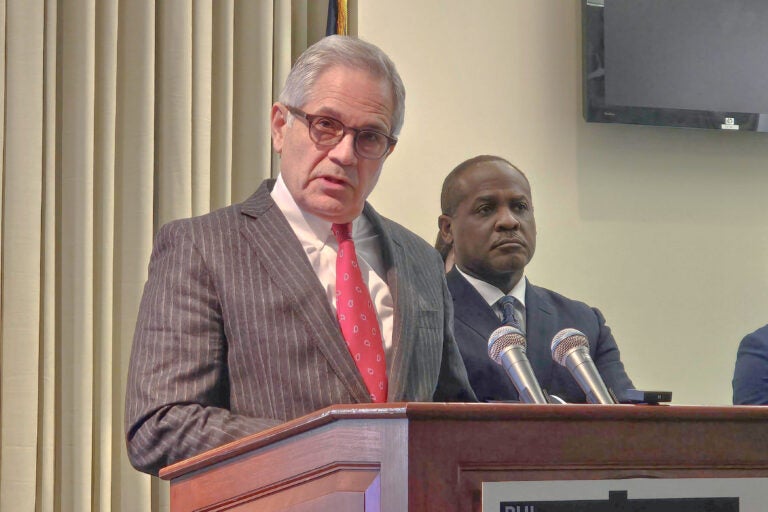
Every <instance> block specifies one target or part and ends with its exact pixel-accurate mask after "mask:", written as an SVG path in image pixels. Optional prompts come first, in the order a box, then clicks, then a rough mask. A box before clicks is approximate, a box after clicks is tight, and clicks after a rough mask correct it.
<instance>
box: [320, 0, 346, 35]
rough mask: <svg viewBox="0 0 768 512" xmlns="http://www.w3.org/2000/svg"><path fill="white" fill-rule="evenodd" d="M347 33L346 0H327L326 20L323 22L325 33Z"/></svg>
mask: <svg viewBox="0 0 768 512" xmlns="http://www.w3.org/2000/svg"><path fill="white" fill-rule="evenodd" d="M348 33H349V32H348V31H347V0H328V22H327V23H326V24H325V35H327V36H330V35H333V34H340V35H343V36H346V35H347V34H348Z"/></svg>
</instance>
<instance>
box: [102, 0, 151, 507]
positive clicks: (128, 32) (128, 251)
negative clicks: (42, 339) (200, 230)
mask: <svg viewBox="0 0 768 512" xmlns="http://www.w3.org/2000/svg"><path fill="white" fill-rule="evenodd" d="M118 19H119V22H118V26H117V38H118V41H119V43H118V47H117V86H116V88H117V116H116V130H115V133H116V135H115V189H116V191H117V193H116V195H115V250H114V254H115V260H114V268H115V275H114V288H115V314H114V315H115V329H114V331H113V337H112V345H113V347H115V349H114V356H115V360H114V361H113V367H112V368H113V371H114V372H115V374H116V375H118V376H119V383H120V385H119V388H118V389H116V390H115V391H116V392H115V395H114V399H113V403H114V404H115V405H114V406H115V409H116V410H115V413H116V415H117V417H118V418H119V420H118V421H116V422H115V424H113V426H112V428H113V432H115V452H114V453H115V458H114V459H113V460H114V461H115V462H116V464H115V465H116V470H115V476H114V478H113V479H112V485H113V493H114V496H115V498H114V503H115V506H114V507H113V510H115V511H126V512H127V511H129V510H158V508H157V503H156V500H153V493H152V479H150V477H148V476H147V475H144V474H141V473H139V472H138V471H136V470H135V469H133V468H132V467H131V465H130V463H129V462H128V458H127V456H126V453H125V437H124V434H123V424H124V408H123V405H122V401H123V400H124V397H125V387H126V379H127V368H128V360H129V357H130V353H131V341H132V339H133V328H134V325H135V323H136V315H137V314H138V308H139V302H138V298H139V297H141V291H142V289H143V286H144V281H145V280H146V278H147V262H148V255H149V253H150V251H151V250H152V237H153V234H154V204H155V187H154V167H155V164H154V158H155V156H154V154H155V101H156V97H155V33H156V30H155V26H156V20H155V2H154V0H130V1H120V2H119V7H118Z"/></svg>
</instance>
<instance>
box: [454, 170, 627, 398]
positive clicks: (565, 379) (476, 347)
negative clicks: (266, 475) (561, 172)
mask: <svg viewBox="0 0 768 512" xmlns="http://www.w3.org/2000/svg"><path fill="white" fill-rule="evenodd" d="M441 207H442V210H443V214H442V215H440V218H439V226H440V234H441V236H442V238H443V241H444V242H445V243H446V244H448V245H450V246H451V247H452V249H453V255H454V261H455V265H454V267H453V269H452V270H451V271H450V272H449V273H448V276H447V278H448V288H449V290H450V292H451V295H452V297H453V301H454V310H455V320H454V334H455V337H456V342H457V343H458V345H459V350H460V351H461V355H462V357H463V358H464V362H465V364H466V368H467V373H468V375H469V380H470V384H471V385H472V388H473V389H474V391H475V393H476V395H477V398H478V399H479V400H483V401H515V400H518V398H519V397H518V393H517V390H516V389H515V387H514V385H513V384H512V382H511V381H510V379H509V378H508V377H507V375H506V373H505V371H504V369H503V367H502V366H500V365H498V364H497V363H495V362H494V361H493V360H492V359H491V358H490V357H489V356H488V338H489V337H490V335H491V333H492V332H493V331H494V330H495V329H497V328H498V327H500V326H501V325H502V319H503V316H502V310H501V307H500V306H499V301H500V299H502V297H505V296H507V297H513V298H514V300H515V304H516V306H515V311H514V314H515V319H516V320H515V321H516V322H517V323H518V324H519V326H520V328H521V329H522V331H523V332H524V333H525V337H526V341H527V357H528V359H529V361H530V363H531V367H532V369H533V372H534V374H535V375H536V378H537V380H538V381H539V385H540V386H541V387H542V388H543V389H545V390H547V391H548V392H549V393H550V394H554V395H557V396H558V397H560V398H562V399H563V400H565V401H567V402H570V403H579V402H581V403H583V402H585V401H586V396H585V394H584V392H583V391H582V390H581V388H580V387H579V386H578V384H577V382H576V381H575V379H574V378H573V377H572V376H571V375H570V373H569V372H568V370H567V369H566V368H564V367H562V366H560V365H559V364H557V363H556V362H554V361H553V360H552V356H551V352H550V344H551V341H552V338H553V337H554V335H555V334H556V333H557V332H559V331H560V330H562V329H566V328H572V329H577V330H579V331H581V332H582V333H583V334H584V335H586V337H587V339H588V340H589V353H590V356H591V357H592V359H593V360H594V362H595V366H596V367H597V369H598V371H599V372H600V374H601V375H602V377H603V380H604V381H605V383H606V385H607V386H608V387H609V388H611V389H612V390H613V391H614V393H615V394H616V395H617V396H618V397H619V398H622V397H623V395H624V393H625V391H626V390H627V389H631V388H632V387H633V385H632V381H631V380H630V379H629V377H628V376H627V374H626V372H625V370H624V365H623V363H622V362H621V359H620V355H619V348H618V346H617V345H616V341H615V340H614V339H613V336H612V334H611V330H610V328H608V326H607V325H606V323H605V319H604V318H603V315H602V313H601V312H600V311H599V310H598V309H596V308H592V307H589V306H588V305H586V304H584V303H583V302H579V301H575V300H572V299H569V298H567V297H564V296H563V295H560V294H559V293H556V292H553V291H551V290H547V289H546V288H542V287H539V286H534V285H533V284H531V283H530V282H529V281H528V280H527V279H526V278H525V275H524V269H525V266H526V265H527V264H528V263H529V262H530V261H531V258H532V257H533V254H534V252H535V250H536V220H535V217H534V214H533V200H532V194H531V188H530V184H529V183H528V179H527V178H526V177H525V175H524V174H523V173H522V172H521V171H520V170H519V169H517V168H516V167H515V166H514V165H512V164H511V163H509V162H508V161H507V160H505V159H503V158H500V157H498V156H493V155H481V156H478V157H475V158H471V159H469V160H466V161H465V162H462V163H461V164H459V165H458V166H457V167H456V168H455V169H454V170H453V171H451V173H450V174H449V175H448V176H447V177H446V179H445V182H444V183H443V191H442V197H441Z"/></svg>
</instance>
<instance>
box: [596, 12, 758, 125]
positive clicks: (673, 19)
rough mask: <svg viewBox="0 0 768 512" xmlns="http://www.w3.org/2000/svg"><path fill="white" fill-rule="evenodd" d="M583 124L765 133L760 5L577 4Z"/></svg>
mask: <svg viewBox="0 0 768 512" xmlns="http://www.w3.org/2000/svg"><path fill="white" fill-rule="evenodd" d="M582 27H583V39H582V42H583V44H582V46H583V59H584V61H583V77H584V82H583V93H584V118H585V119H586V120H587V121H590V122H601V123H628V124H644V125H659V126H677V127H690V128H711V129H718V130H740V131H760V132H766V131H768V0H582Z"/></svg>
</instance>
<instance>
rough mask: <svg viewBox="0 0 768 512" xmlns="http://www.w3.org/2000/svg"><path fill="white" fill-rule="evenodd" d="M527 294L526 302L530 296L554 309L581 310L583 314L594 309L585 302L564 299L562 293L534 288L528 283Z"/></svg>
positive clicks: (538, 287) (539, 287)
mask: <svg viewBox="0 0 768 512" xmlns="http://www.w3.org/2000/svg"><path fill="white" fill-rule="evenodd" d="M528 293H529V297H527V298H526V301H528V300H529V298H530V297H531V296H532V297H534V298H535V299H538V300H541V301H546V302H550V303H551V304H552V305H553V306H554V307H556V308H564V309H575V310H581V311H585V312H586V311H588V310H594V309H595V308H593V307H592V306H590V305H589V304H587V303H586V302H583V301H580V300H577V299H572V298H570V297H566V296H565V295H563V294H562V293H559V292H556V291H554V290H550V289H549V288H544V287H542V286H536V285H534V284H532V283H531V282H530V281H528Z"/></svg>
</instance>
